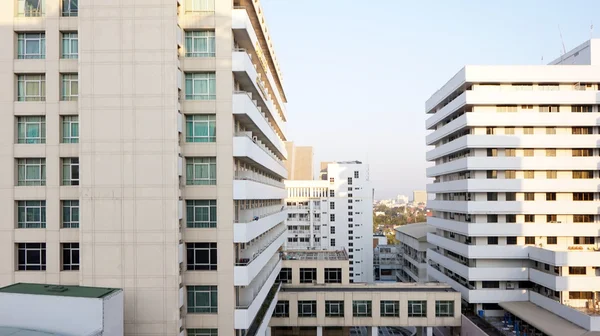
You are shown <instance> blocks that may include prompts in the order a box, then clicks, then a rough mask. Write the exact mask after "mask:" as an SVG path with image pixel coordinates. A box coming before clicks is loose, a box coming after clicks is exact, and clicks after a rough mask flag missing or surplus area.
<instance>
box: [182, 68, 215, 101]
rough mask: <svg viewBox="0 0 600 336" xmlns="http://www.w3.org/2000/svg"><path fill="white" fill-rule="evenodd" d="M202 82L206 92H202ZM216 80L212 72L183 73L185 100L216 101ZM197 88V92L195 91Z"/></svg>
mask: <svg viewBox="0 0 600 336" xmlns="http://www.w3.org/2000/svg"><path fill="white" fill-rule="evenodd" d="M202 82H205V86H206V89H207V91H206V92H202V91H201V87H202ZM216 85H217V79H216V74H215V73H214V72H186V73H185V100H216V99H217V93H216ZM196 86H198V91H196Z"/></svg>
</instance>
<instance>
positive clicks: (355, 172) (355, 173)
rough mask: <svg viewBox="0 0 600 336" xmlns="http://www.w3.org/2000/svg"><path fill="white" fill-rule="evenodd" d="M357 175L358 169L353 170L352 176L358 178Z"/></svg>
mask: <svg viewBox="0 0 600 336" xmlns="http://www.w3.org/2000/svg"><path fill="white" fill-rule="evenodd" d="M358 176H359V173H358V170H355V171H354V178H358Z"/></svg>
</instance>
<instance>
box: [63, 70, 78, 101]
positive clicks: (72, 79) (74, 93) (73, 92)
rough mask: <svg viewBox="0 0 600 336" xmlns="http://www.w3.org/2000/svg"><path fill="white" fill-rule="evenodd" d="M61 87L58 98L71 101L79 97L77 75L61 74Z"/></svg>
mask: <svg viewBox="0 0 600 336" xmlns="http://www.w3.org/2000/svg"><path fill="white" fill-rule="evenodd" d="M61 77H62V85H61V86H62V88H61V95H60V100H63V101H73V100H78V99H79V75H78V74H61Z"/></svg>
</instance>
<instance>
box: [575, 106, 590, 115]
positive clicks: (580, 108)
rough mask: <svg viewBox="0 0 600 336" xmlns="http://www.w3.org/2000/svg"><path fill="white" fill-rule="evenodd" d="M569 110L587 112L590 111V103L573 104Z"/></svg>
mask: <svg viewBox="0 0 600 336" xmlns="http://www.w3.org/2000/svg"><path fill="white" fill-rule="evenodd" d="M571 112H578V113H589V112H592V105H573V106H571Z"/></svg>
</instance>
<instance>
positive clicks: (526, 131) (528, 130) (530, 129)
mask: <svg viewBox="0 0 600 336" xmlns="http://www.w3.org/2000/svg"><path fill="white" fill-rule="evenodd" d="M523 134H533V127H523Z"/></svg>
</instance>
